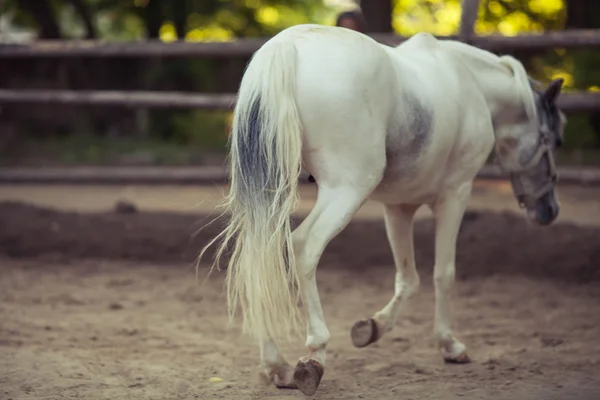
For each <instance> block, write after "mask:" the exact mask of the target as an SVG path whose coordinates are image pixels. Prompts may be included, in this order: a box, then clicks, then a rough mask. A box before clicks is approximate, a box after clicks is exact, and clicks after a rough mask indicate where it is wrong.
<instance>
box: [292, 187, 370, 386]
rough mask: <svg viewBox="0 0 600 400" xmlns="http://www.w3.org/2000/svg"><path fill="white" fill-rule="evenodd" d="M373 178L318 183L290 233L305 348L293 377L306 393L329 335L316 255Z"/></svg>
mask: <svg viewBox="0 0 600 400" xmlns="http://www.w3.org/2000/svg"><path fill="white" fill-rule="evenodd" d="M378 181H379V180H377V182H374V181H370V183H369V179H366V178H365V179H364V180H363V179H359V180H356V181H355V182H353V183H352V184H350V183H349V184H347V185H343V186H340V184H337V185H336V187H335V188H330V187H327V186H325V185H322V184H321V185H320V187H319V195H318V199H317V203H316V205H315V207H314V209H313V210H312V211H311V213H310V214H309V216H308V217H307V218H306V219H305V220H304V221H303V222H302V224H301V225H300V226H298V228H297V229H296V230H295V231H294V233H293V240H294V252H295V255H296V263H297V266H298V271H299V274H300V293H301V297H302V302H303V304H304V309H305V312H306V320H307V330H306V348H307V350H308V355H307V356H306V357H302V358H300V360H299V361H298V364H297V365H296V369H295V372H294V381H295V383H296V385H297V387H298V389H300V391H302V393H304V394H305V395H307V396H312V395H313V394H314V393H315V392H316V390H317V387H318V386H319V383H320V381H321V378H322V376H323V372H324V367H325V358H326V346H327V344H328V343H329V340H330V338H331V335H330V333H329V330H328V328H327V325H326V323H325V318H324V316H323V309H322V307H321V301H320V299H319V292H318V289H317V282H316V269H317V264H318V262H319V259H320V258H321V255H322V253H323V251H324V249H325V247H326V246H327V244H328V243H329V242H330V241H331V239H333V238H334V237H335V236H336V235H337V234H338V233H339V232H340V231H342V229H344V228H345V227H346V226H347V225H348V223H349V222H350V220H351V219H352V217H353V215H354V214H355V213H356V211H358V209H359V208H360V207H361V205H362V204H363V203H364V201H365V200H366V199H367V197H368V196H369V195H370V193H371V192H372V190H373V189H374V188H375V186H376V185H377V183H378Z"/></svg>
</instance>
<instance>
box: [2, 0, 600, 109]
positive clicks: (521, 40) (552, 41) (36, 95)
mask: <svg viewBox="0 0 600 400" xmlns="http://www.w3.org/2000/svg"><path fill="white" fill-rule="evenodd" d="M469 1H470V0H465V2H469ZM475 1H477V0H475ZM465 15H468V14H465ZM463 22H464V21H463ZM463 27H466V28H463ZM469 29H471V31H469ZM372 37H373V38H374V39H375V40H377V41H379V42H380V43H384V44H387V45H397V44H400V43H402V42H403V41H404V40H406V38H404V37H401V36H397V35H372ZM440 38H441V39H455V40H461V41H464V42H467V43H470V44H473V45H475V46H477V47H480V48H483V49H487V50H490V51H500V52H502V51H509V50H513V51H514V50H544V49H548V48H570V49H571V48H598V49H599V51H600V30H579V29H578V30H569V31H561V32H550V33H543V34H526V35H519V36H514V37H505V36H500V35H489V36H475V35H474V34H473V32H472V25H470V24H468V23H464V24H462V25H461V31H460V34H459V35H457V36H445V37H440ZM266 40H267V39H266V38H263V39H239V40H235V41H231V42H215V43H189V42H174V43H164V42H160V41H141V42H125V43H122V42H101V41H88V40H75V41H65V40H60V41H53V40H40V41H35V42H32V43H27V44H21V43H19V44H13V43H0V62H7V61H6V60H10V59H14V58H23V57H25V58H32V59H35V58H40V57H61V58H69V57H92V58H98V57H157V58H162V57H200V58H219V57H220V58H232V57H248V56H250V55H252V54H253V53H254V52H255V51H256V50H258V49H259V48H260V46H262V45H263V44H264V43H265V42H266ZM8 62H9V61H8ZM234 99H235V94H225V95H223V94H220V95H219V94H197V93H181V92H152V91H138V92H135V91H134V92H126V91H81V92H78V91H66V90H30V89H28V90H20V89H11V90H7V89H0V105H2V104H22V103H50V102H51V103H58V104H70V105H74V104H77V105H89V106H94V105H97V106H99V105H111V106H118V107H133V108H135V107H142V108H203V109H213V110H222V109H230V108H231V106H232V105H233V101H234ZM561 107H562V108H563V109H564V111H565V112H589V111H600V93H572V94H565V95H564V96H563V97H562V98H561Z"/></svg>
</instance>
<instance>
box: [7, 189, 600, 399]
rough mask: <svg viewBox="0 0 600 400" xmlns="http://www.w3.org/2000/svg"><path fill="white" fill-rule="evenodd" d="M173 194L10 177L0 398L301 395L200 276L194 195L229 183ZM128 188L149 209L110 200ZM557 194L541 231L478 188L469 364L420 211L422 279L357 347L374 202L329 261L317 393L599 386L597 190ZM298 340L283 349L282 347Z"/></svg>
mask: <svg viewBox="0 0 600 400" xmlns="http://www.w3.org/2000/svg"><path fill="white" fill-rule="evenodd" d="M180 189H181V190H176V188H164V187H152V188H150V187H146V188H142V187H127V188H119V187H105V188H101V187H83V186H80V187H53V188H50V187H45V188H44V187H29V186H18V187H17V186H15V187H0V276H1V277H2V278H1V279H0V399H2V400H8V399H12V400H17V399H32V400H33V399H213V398H216V399H219V398H221V399H295V398H303V397H304V396H302V395H301V394H300V393H299V392H296V391H290V390H277V389H275V388H273V387H270V386H269V387H265V386H263V385H261V383H260V382H259V380H258V379H257V372H258V369H257V366H258V361H259V360H258V348H257V347H256V346H255V345H254V344H253V343H250V342H248V341H247V340H246V339H244V338H243V337H242V336H241V335H240V332H239V326H238V325H237V324H233V325H230V324H228V323H227V318H226V311H225V301H224V297H223V291H222V279H221V278H222V277H221V276H220V275H218V274H217V275H215V276H213V278H212V279H211V280H210V281H209V282H207V283H206V284H202V280H200V281H196V280H195V279H194V267H193V261H194V258H195V256H196V254H197V251H198V249H199V248H200V246H201V245H202V244H204V243H206V241H207V240H208V239H209V238H212V237H213V236H214V234H216V232H217V229H218V224H217V225H216V226H215V227H211V228H207V229H205V230H203V231H201V232H199V233H198V232H197V228H198V227H199V226H201V225H200V224H199V223H201V222H202V221H205V220H203V215H202V212H201V211H202V210H204V209H203V208H202V207H198V208H195V209H186V207H187V206H190V207H193V206H194V204H195V203H197V202H198V197H199V196H198V195H199V194H200V195H202V194H204V199H207V201H205V202H204V203H203V204H210V203H211V201H210V199H214V200H217V199H218V194H215V193H217V192H215V191H214V189H202V188H180ZM303 190H304V191H305V192H304V195H303V207H305V208H306V209H308V208H309V207H310V205H311V197H310V196H311V192H310V190H311V188H310V187H307V188H303ZM152 193H154V196H153V195H152ZM146 196H148V197H146ZM123 198H124V199H127V200H131V201H133V202H135V203H136V205H137V206H138V207H139V208H140V209H141V210H143V212H134V213H125V214H123V213H117V212H114V211H111V210H110V209H111V208H112V206H113V205H114V201H116V200H119V199H123ZM2 199H4V200H11V201H9V202H6V201H5V202H2V201H1V200H2ZM561 199H562V201H563V210H564V211H565V212H564V213H563V214H562V221H559V223H557V224H556V225H554V226H552V227H550V228H547V229H542V228H536V227H533V226H531V225H529V224H527V223H526V222H524V220H523V218H522V216H521V215H519V214H512V213H510V212H508V213H507V212H506V211H505V210H516V207H514V208H511V207H513V205H511V201H512V202H514V200H513V199H512V197H511V195H510V192H508V193H506V192H505V188H503V186H502V185H497V184H489V185H487V186H486V185H485V184H484V183H479V184H478V188H477V190H476V193H475V195H474V199H473V201H472V204H471V207H470V210H471V211H470V212H469V213H468V214H467V215H466V216H465V220H464V222H463V226H462V228H461V233H460V236H459V240H458V242H459V243H458V253H457V283H456V290H455V296H454V300H453V308H454V310H455V330H456V334H457V336H458V337H459V338H460V339H461V340H462V341H463V342H465V344H466V345H467V346H468V347H469V349H470V350H469V354H470V356H471V358H472V359H473V362H472V363H471V364H468V365H446V364H444V363H443V361H442V359H441V357H440V356H439V355H438V354H437V352H436V350H435V347H434V340H433V290H432V287H431V270H432V265H433V254H432V250H433V224H432V221H431V220H429V219H427V218H422V219H420V220H419V221H418V222H417V223H416V225H415V246H416V259H417V265H418V269H419V273H420V274H421V277H422V289H421V291H420V292H419V293H418V294H417V295H416V296H415V297H413V298H412V299H411V300H410V302H409V303H408V304H407V307H406V308H405V310H404V312H403V315H402V317H401V318H400V321H399V323H398V326H397V328H396V329H395V331H393V332H392V333H391V334H389V335H388V336H386V337H384V338H383V339H382V340H381V341H380V342H378V343H376V344H374V345H372V346H370V347H368V348H364V349H356V348H354V347H352V344H351V341H350V337H349V329H350V327H351V326H352V324H353V323H354V322H355V321H356V320H357V319H362V318H364V317H368V316H370V315H371V314H373V313H374V312H375V311H377V309H379V308H380V307H382V306H383V305H384V304H385V303H386V302H387V301H388V300H389V298H390V296H391V295H392V291H393V274H394V267H393V265H392V260H391V254H390V251H389V246H388V245H387V240H386V237H385V231H384V228H383V225H382V224H381V221H379V212H380V210H379V209H378V208H373V209H369V207H371V206H372V205H370V204H367V205H366V206H365V207H366V208H364V209H363V211H362V214H361V215H360V216H358V217H357V218H356V220H355V221H354V222H352V223H351V224H350V225H349V226H348V228H347V229H346V230H345V231H344V232H342V234H340V235H339V236H338V237H337V238H336V239H334V240H333V241H332V242H331V244H330V245H329V246H328V248H327V250H326V252H325V254H324V256H323V259H322V263H321V265H320V266H319V271H318V280H319V289H320V293H321V298H322V302H323V307H324V310H325V315H326V318H327V322H328V326H329V328H330V330H331V332H332V335H333V338H332V341H331V343H330V346H329V358H328V365H327V368H326V372H325V376H324V378H323V381H322V383H321V387H320V388H319V391H318V392H317V395H316V396H315V398H318V399H383V400H386V399H398V398H401V399H415V400H416V399H455V398H470V399H519V400H521V399H523V400H525V399H540V400H549V399H557V400H558V399H590V400H591V399H598V398H600V373H599V371H600V341H599V339H598V338H600V321H599V320H598V315H600V301H599V300H598V299H599V298H600V226H598V225H600V222H596V221H598V220H599V219H600V216H599V215H598V214H600V213H599V212H598V207H599V204H598V199H599V196H598V193H597V192H596V191H595V190H592V189H585V188H564V189H562V188H561ZM23 202H25V203H23ZM47 207H52V208H47ZM103 210H108V211H103ZM206 210H208V211H210V207H206ZM369 210H370V211H369ZM502 210H504V211H502ZM185 211H193V213H186V212H185ZM302 213H303V211H302V210H300V212H299V214H302ZM423 216H426V215H423ZM209 256H210V255H209ZM201 272H202V273H203V272H205V271H201ZM203 276H204V275H203V274H201V278H202V277H203ZM303 343H304V338H299V339H298V340H297V341H295V342H294V343H291V344H288V345H285V346H283V350H284V352H285V355H286V357H287V358H288V360H290V361H291V362H295V360H296V359H297V358H298V357H300V356H302V355H304V350H303V348H302V347H303ZM211 378H219V379H216V380H217V382H213V381H212V380H214V379H212V380H211Z"/></svg>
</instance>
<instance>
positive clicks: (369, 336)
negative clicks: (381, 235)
mask: <svg viewBox="0 0 600 400" xmlns="http://www.w3.org/2000/svg"><path fill="white" fill-rule="evenodd" d="M532 84H533V81H531V80H530V79H529V78H528V76H527V74H526V71H525V70H524V68H523V66H522V64H521V63H519V62H518V61H517V60H515V59H514V58H512V57H508V56H504V57H497V56H496V55H494V54H492V53H489V52H487V51H484V50H480V49H477V48H475V47H471V46H469V45H465V44H462V43H459V42H455V41H441V40H437V39H435V38H434V37H433V36H432V35H429V34H426V33H421V34H417V35H414V36H413V37H412V38H410V39H409V40H407V41H406V42H404V43H403V44H401V45H399V46H397V47H390V46H386V45H382V44H380V43H378V42H376V41H375V40H373V39H371V38H369V37H368V36H366V35H363V34H360V33H358V32H355V31H351V30H348V29H344V28H338V27H325V26H318V25H298V26H294V27H292V28H288V29H286V30H284V31H282V32H281V33H279V34H278V35H276V36H275V37H273V38H272V39H270V40H269V41H268V42H267V43H265V44H264V46H262V47H261V48H260V49H259V50H258V51H257V52H256V53H255V54H254V56H253V58H252V60H251V62H250V63H249V65H248V67H247V69H246V71H245V74H244V77H243V79H242V82H241V86H240V89H239V94H238V100H237V105H236V108H235V116H234V122H233V125H232V134H231V140H230V173H231V188H230V192H229V194H228V196H227V198H226V201H225V206H226V211H227V212H228V213H229V215H230V220H229V223H228V225H227V226H226V227H225V229H224V231H223V232H222V233H221V234H220V235H219V236H218V237H217V238H215V239H214V240H213V241H212V242H211V243H210V244H209V245H208V246H210V245H211V244H213V243H214V242H215V241H217V240H221V244H220V247H219V249H218V252H217V255H216V259H215V263H218V261H219V258H220V256H221V255H222V254H223V253H224V252H225V251H226V249H227V248H228V247H229V246H230V245H231V246H232V253H231V255H230V260H229V265H228V270H227V289H228V304H229V313H230V316H233V315H234V313H235V311H236V308H237V305H238V303H241V306H242V314H243V328H244V332H245V333H247V334H249V335H251V336H252V337H253V338H255V339H256V340H257V341H258V342H259V343H260V358H261V365H262V368H263V371H264V373H265V374H266V376H267V377H268V378H269V379H270V380H271V381H272V382H274V384H275V385H276V386H278V387H295V388H298V389H300V390H301V391H302V392H303V393H304V394H306V395H312V394H314V393H315V391H316V390H317V387H318V385H319V383H320V381H321V378H322V376H323V371H324V367H325V356H326V346H327V344H328V342H329V340H330V338H331V336H330V333H329V330H328V329H327V325H326V323H325V318H324V316H323V311H322V308H321V303H320V300H319V293H318V290H317V284H316V280H315V273H316V269H317V264H318V262H319V259H320V257H321V254H322V253H323V250H324V249H325V247H326V246H327V244H328V243H329V241H330V240H331V239H333V238H334V237H335V236H336V235H337V234H338V233H339V232H340V231H341V230H342V229H344V228H345V227H346V225H347V224H348V223H349V222H350V220H351V219H352V216H353V215H354V214H355V213H356V211H357V210H358V209H359V208H360V207H361V205H362V204H363V203H364V202H365V201H366V200H367V199H374V200H376V201H379V202H381V203H382V204H383V205H384V208H385V226H386V230H387V235H388V238H389V243H390V246H391V249H392V252H393V256H394V260H395V265H396V278H395V292H394V295H393V297H392V298H391V300H390V302H389V303H388V304H387V305H386V306H385V307H383V308H382V309H381V310H379V311H378V312H376V313H374V315H373V316H372V317H370V318H368V319H366V320H363V321H359V322H357V323H356V324H355V325H354V327H353V328H352V331H351V337H352V341H353V343H354V345H355V346H357V347H363V346H366V345H368V344H370V343H373V342H375V341H377V340H379V339H380V338H381V337H382V335H384V333H386V332H388V331H390V330H391V329H392V327H393V326H394V324H395V321H396V319H397V317H398V315H399V312H400V310H401V308H402V305H403V304H404V302H405V300H406V299H407V298H408V297H409V296H411V295H412V294H413V293H415V291H416V290H417V289H418V287H419V276H418V274H417V271H416V269H415V260H414V250H413V238H412V223H413V216H414V215H415V212H416V211H417V209H418V208H419V207H420V206H421V205H424V204H426V205H427V206H429V207H430V208H431V209H432V211H433V214H434V217H435V220H436V233H435V268H434V282H435V298H436V305H435V336H436V338H437V343H438V346H439V349H440V351H441V353H442V355H443V358H444V359H445V360H446V361H448V362H459V363H462V362H468V361H469V357H468V356H467V353H466V347H465V345H464V344H463V343H461V342H460V341H459V340H458V339H457V338H456V337H455V335H454V333H453V331H452V329H451V318H450V307H449V306H450V291H451V287H452V285H453V281H454V274H455V253H456V238H457V234H458V231H459V226H460V223H461V220H462V217H463V213H464V211H465V208H466V206H467V201H468V199H469V197H470V193H471V187H472V182H473V179H474V178H475V176H476V174H477V172H478V170H479V169H480V168H481V167H482V166H483V164H484V163H485V161H486V159H487V158H488V155H489V154H490V152H491V151H492V149H495V152H496V155H497V158H498V160H499V162H500V164H501V165H502V167H503V168H504V170H505V171H507V172H508V173H509V174H510V177H511V182H512V185H513V190H514V193H515V195H516V196H517V198H518V201H519V204H521V206H522V207H524V208H525V209H526V211H527V215H528V217H529V218H530V219H531V220H532V221H535V222H537V223H539V224H541V225H547V224H550V223H551V222H552V221H554V219H555V218H556V217H557V215H558V212H559V205H558V203H557V200H556V197H555V193H554V186H555V181H556V173H555V169H554V158H553V157H554V156H553V151H554V149H555V147H556V146H558V145H560V142H561V140H562V139H561V138H562V129H563V126H564V124H565V122H566V119H565V118H564V115H563V114H562V113H561V112H560V111H559V110H558V109H557V107H556V103H555V101H556V98H557V96H558V95H559V94H560V91H561V87H562V80H555V81H553V82H552V83H551V84H550V85H549V87H548V88H547V89H546V90H545V91H537V90H536V89H534V88H533V87H532ZM302 168H304V169H305V170H306V171H308V172H309V173H310V174H311V175H312V176H313V177H314V178H315V180H316V182H317V185H318V199H317V202H316V205H315V207H314V209H313V210H312V211H311V212H310V214H309V215H308V217H307V218H306V219H305V220H304V221H303V222H302V224H300V225H299V226H298V227H297V229H295V230H294V231H293V232H292V229H291V225H290V213H291V212H292V211H293V209H294V206H295V202H296V200H297V185H298V178H299V174H300V172H301V169H302ZM208 246H207V247H208ZM205 250H206V248H205V249H204V250H203V251H205ZM201 255H202V254H201ZM365 267H366V266H365ZM299 299H301V300H302V303H303V306H304V311H305V316H306V348H307V352H308V354H307V355H306V356H305V357H302V358H300V360H299V362H298V363H297V365H296V367H295V368H293V367H292V366H291V365H290V364H288V363H287V362H286V361H285V359H284V358H283V356H282V355H281V354H280V351H279V349H278V347H277V345H276V343H275V341H274V339H275V338H276V337H278V336H285V337H290V336H289V335H290V334H291V333H293V332H295V331H296V329H297V328H298V326H299V322H301V318H300V315H299V314H300V312H299V309H298V300H299Z"/></svg>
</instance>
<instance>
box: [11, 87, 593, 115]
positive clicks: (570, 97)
mask: <svg viewBox="0 0 600 400" xmlns="http://www.w3.org/2000/svg"><path fill="white" fill-rule="evenodd" d="M235 96H236V95H235V94H231V93H229V94H195V93H184V92H160V91H137V92H120V91H108V90H106V91H79V90H78V91H71V90H30V89H15V90H11V89H0V105H1V104H30V103H35V104H63V105H77V106H118V107H128V108H137V107H143V108H180V109H181V108H201V109H207V110H228V109H232V108H233V105H234V102H235ZM559 106H560V108H561V109H562V110H563V111H565V112H569V113H572V112H587V111H600V93H590V92H588V93H565V94H563V95H561V96H560V97H559Z"/></svg>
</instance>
